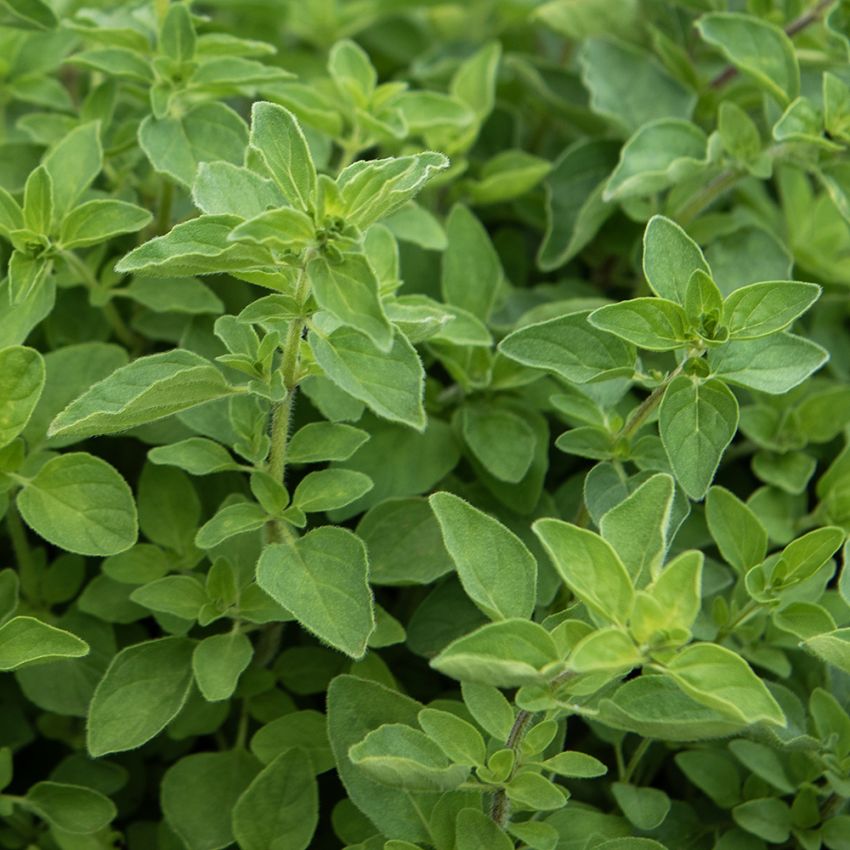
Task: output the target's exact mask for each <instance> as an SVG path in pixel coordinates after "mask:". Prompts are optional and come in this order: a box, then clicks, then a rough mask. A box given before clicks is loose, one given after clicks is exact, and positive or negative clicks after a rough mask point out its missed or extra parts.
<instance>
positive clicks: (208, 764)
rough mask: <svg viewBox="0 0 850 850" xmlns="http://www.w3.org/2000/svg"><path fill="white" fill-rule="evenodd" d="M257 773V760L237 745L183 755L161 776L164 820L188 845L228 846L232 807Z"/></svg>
mask: <svg viewBox="0 0 850 850" xmlns="http://www.w3.org/2000/svg"><path fill="white" fill-rule="evenodd" d="M258 773H259V765H258V764H257V760H256V759H255V758H254V757H253V756H252V755H250V754H249V753H246V752H245V751H244V750H241V749H236V750H230V751H229V752H218V753H216V752H208V753H193V754H192V755H188V756H184V757H183V758H181V759H180V760H179V761H176V762H174V763H173V764H172V765H171V767H169V768H168V770H167V771H166V772H165V775H164V776H163V777H162V783H161V785H160V794H159V796H160V806H161V807H162V813H163V815H164V816H165V822H166V823H167V824H168V825H169V826H170V827H171V829H172V830H173V831H174V833H176V835H177V836H179V838H180V839H181V841H182V842H183V844H184V845H185V847H186V848H188V850H222V848H224V847H228V846H229V845H231V844H232V843H233V838H234V832H233V826H232V824H231V817H232V813H233V811H234V807H235V806H236V804H237V802H238V800H239V798H240V797H241V796H242V794H243V793H244V792H245V790H246V789H247V788H249V787H250V785H251V782H252V781H254V779H255V778H256V776H257V774H258Z"/></svg>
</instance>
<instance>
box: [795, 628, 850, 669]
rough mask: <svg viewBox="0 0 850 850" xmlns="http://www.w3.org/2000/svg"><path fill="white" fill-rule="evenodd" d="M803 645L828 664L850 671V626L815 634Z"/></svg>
mask: <svg viewBox="0 0 850 850" xmlns="http://www.w3.org/2000/svg"><path fill="white" fill-rule="evenodd" d="M803 646H804V647H805V648H806V649H808V650H809V651H810V652H812V653H813V654H814V655H816V656H817V657H818V658H821V659H823V660H824V661H826V662H827V663H828V664H832V665H833V666H834V667H837V668H838V669H839V670H843V671H844V672H845V673H850V628H843V629H836V630H835V631H832V632H828V633H826V634H822V635H815V636H814V637H811V638H809V639H808V640H807V641H805V642H804V643H803Z"/></svg>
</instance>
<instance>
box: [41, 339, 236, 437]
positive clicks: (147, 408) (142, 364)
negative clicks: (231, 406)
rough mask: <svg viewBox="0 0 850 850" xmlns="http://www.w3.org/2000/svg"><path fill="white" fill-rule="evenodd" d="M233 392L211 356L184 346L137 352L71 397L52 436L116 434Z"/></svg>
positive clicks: (54, 426)
mask: <svg viewBox="0 0 850 850" xmlns="http://www.w3.org/2000/svg"><path fill="white" fill-rule="evenodd" d="M233 392H234V390H233V388H232V387H231V386H230V385H229V384H228V383H227V381H225V379H224V377H223V376H222V374H221V372H220V371H219V370H218V369H217V368H216V367H215V366H213V365H212V363H210V362H209V360H207V359H205V358H204V357H201V356H199V355H197V354H193V353H192V352H191V351H187V350H185V349H175V350H173V351H165V352H163V353H162V354H151V355H149V356H147V357H140V358H139V359H138V360H134V361H133V362H132V363H130V364H129V365H127V366H122V367H121V368H120V369H117V370H116V371H115V372H113V373H112V374H111V375H109V377H107V378H104V379H103V380H102V381H98V383H96V384H94V386H92V387H91V388H90V389H89V390H88V391H86V392H85V393H83V395H81V396H80V397H79V398H78V399H76V400H75V401H72V402H71V403H70V404H69V405H68V406H67V407H66V408H65V409H64V410H63V411H62V412H61V413H60V414H59V415H58V416H57V417H56V418H55V419H54V420H53V422H52V423H51V425H50V430H49V431H48V435H49V436H51V437H75V438H77V439H83V438H85V437H90V436H93V435H95V434H115V433H118V432H120V431H126V430H127V429H129V428H135V427H136V426H137V425H142V424H144V423H146V422H153V421H155V420H157V419H162V418H163V417H165V416H170V415H171V414H172V413H177V412H179V411H181V410H188V409H189V408H190V407H195V406H197V405H199V404H204V403H206V402H208V401H213V400H215V399H218V398H224V397H225V396H227V395H231V394H232V393H233Z"/></svg>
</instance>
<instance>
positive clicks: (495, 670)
mask: <svg viewBox="0 0 850 850" xmlns="http://www.w3.org/2000/svg"><path fill="white" fill-rule="evenodd" d="M431 666H432V667H434V668H435V669H437V670H439V671H440V672H441V673H445V674H446V675H447V676H451V677H453V678H455V679H459V680H460V681H463V682H467V681H469V682H476V683H479V684H483V685H495V686H496V687H499V688H512V687H517V686H518V685H533V684H540V683H541V682H545V681H547V679H548V678H550V677H551V676H554V675H557V673H558V672H560V665H559V653H558V648H557V646H556V645H555V642H554V641H553V640H552V638H551V636H550V635H549V633H548V632H547V631H546V630H545V629H544V628H543V627H542V626H539V625H537V623H532V622H531V621H529V620H500V621H499V622H498V623H489V624H487V625H486V626H482V627H481V628H480V629H478V630H476V631H474V632H472V633H471V634H468V635H465V636H464V637H461V638H458V639H457V640H456V641H453V642H452V643H450V644H449V645H448V646H447V647H446V648H445V649H444V650H443V651H442V652H441V653H440V654H439V655H438V656H437V657H436V658H435V659H434V660H433V661H432V662H431Z"/></svg>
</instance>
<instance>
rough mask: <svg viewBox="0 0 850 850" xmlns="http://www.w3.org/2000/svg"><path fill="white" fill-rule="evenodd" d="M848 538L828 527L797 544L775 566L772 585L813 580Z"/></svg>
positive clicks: (840, 531) (784, 552)
mask: <svg viewBox="0 0 850 850" xmlns="http://www.w3.org/2000/svg"><path fill="white" fill-rule="evenodd" d="M845 538H846V534H845V532H844V530H843V529H841V528H837V527H836V526H827V527H825V528H816V529H814V531H810V532H809V533H808V534H804V535H803V536H802V537H798V538H797V539H796V540H793V541H792V542H791V543H789V544H788V545H787V546H786V547H785V548H784V549H783V550H782V554H781V555H780V556H779V560H778V561H777V562H776V563H775V564H774V565H773V568H772V570H771V573H770V579H771V583H772V584H781V585H784V586H787V585H790V584H796V583H797V582H801V581H805V580H806V579H808V578H811V577H812V576H813V575H814V574H815V573H816V572H817V571H818V570H819V569H820V568H821V567H822V566H823V565H824V564H825V563H826V562H827V561H828V560H829V559H830V558H831V557H832V556H833V555H834V554H835V553H836V552H837V551H838V549H839V547H840V546H841V544H842V543H844V540H845Z"/></svg>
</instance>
